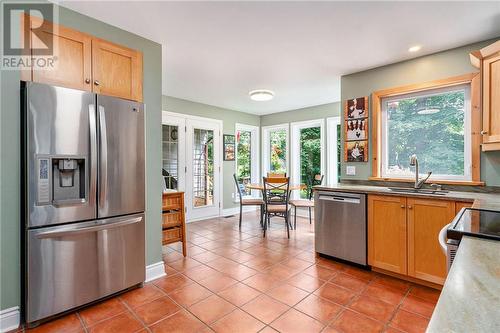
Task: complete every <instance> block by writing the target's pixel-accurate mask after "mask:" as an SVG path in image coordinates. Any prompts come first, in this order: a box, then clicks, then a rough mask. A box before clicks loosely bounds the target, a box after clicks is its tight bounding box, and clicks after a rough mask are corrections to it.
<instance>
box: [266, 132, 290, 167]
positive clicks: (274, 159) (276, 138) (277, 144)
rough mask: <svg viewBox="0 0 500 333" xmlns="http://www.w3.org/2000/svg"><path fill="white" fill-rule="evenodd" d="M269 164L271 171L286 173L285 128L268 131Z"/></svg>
mask: <svg viewBox="0 0 500 333" xmlns="http://www.w3.org/2000/svg"><path fill="white" fill-rule="evenodd" d="M269 136H270V151H271V165H270V168H269V170H270V171H271V172H273V173H286V149H287V146H286V136H287V132H286V130H277V131H272V132H271V133H270V135H269Z"/></svg>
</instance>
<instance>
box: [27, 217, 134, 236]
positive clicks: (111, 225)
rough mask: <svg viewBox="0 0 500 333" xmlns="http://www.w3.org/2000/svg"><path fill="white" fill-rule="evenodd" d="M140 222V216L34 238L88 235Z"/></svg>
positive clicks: (58, 231)
mask: <svg viewBox="0 0 500 333" xmlns="http://www.w3.org/2000/svg"><path fill="white" fill-rule="evenodd" d="M141 221H142V216H140V217H133V218H130V219H125V220H120V221H118V222H114V223H108V224H99V225H95V226H90V227H81V228H71V229H66V230H55V231H46V232H42V233H39V234H38V235H36V237H37V238H39V239H43V238H56V237H64V236H69V235H76V234H83V233H88V232H96V231H101V230H109V229H115V228H119V227H124V226H126V225H131V224H136V223H139V222H141Z"/></svg>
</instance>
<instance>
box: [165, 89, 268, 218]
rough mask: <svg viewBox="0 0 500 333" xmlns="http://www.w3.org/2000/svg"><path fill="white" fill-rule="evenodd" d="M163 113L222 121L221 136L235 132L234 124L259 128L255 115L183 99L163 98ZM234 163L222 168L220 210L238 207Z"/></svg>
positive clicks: (225, 163)
mask: <svg viewBox="0 0 500 333" xmlns="http://www.w3.org/2000/svg"><path fill="white" fill-rule="evenodd" d="M162 106H163V111H169V112H176V113H183V114H188V115H192V116H198V117H205V118H212V119H218V120H222V121H223V130H222V132H223V134H232V135H234V132H235V124H236V123H239V124H245V125H253V126H260V118H259V116H257V115H253V114H249V113H244V112H238V111H233V110H229V109H223V108H219V107H216V106H212V105H207V104H202V103H197V102H192V101H187V100H185V99H180V98H175V97H170V96H163V97H162ZM235 163H236V162H234V161H224V162H223V167H222V173H223V175H222V187H223V192H224V193H223V198H222V208H224V209H228V208H233V207H239V206H238V204H236V203H234V202H233V199H232V197H231V193H233V192H235V187H234V180H233V173H234V172H235V166H236V165H235Z"/></svg>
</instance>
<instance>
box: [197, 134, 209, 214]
mask: <svg viewBox="0 0 500 333" xmlns="http://www.w3.org/2000/svg"><path fill="white" fill-rule="evenodd" d="M213 194H214V131H212V130H205V129H198V128H195V129H193V205H194V207H202V206H210V205H213Z"/></svg>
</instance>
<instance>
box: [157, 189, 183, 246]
mask: <svg viewBox="0 0 500 333" xmlns="http://www.w3.org/2000/svg"><path fill="white" fill-rule="evenodd" d="M162 210H163V215H162V244H163V245H167V244H171V243H176V242H182V254H183V255H184V256H186V255H187V253H186V219H185V215H184V192H169V193H163V198H162Z"/></svg>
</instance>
